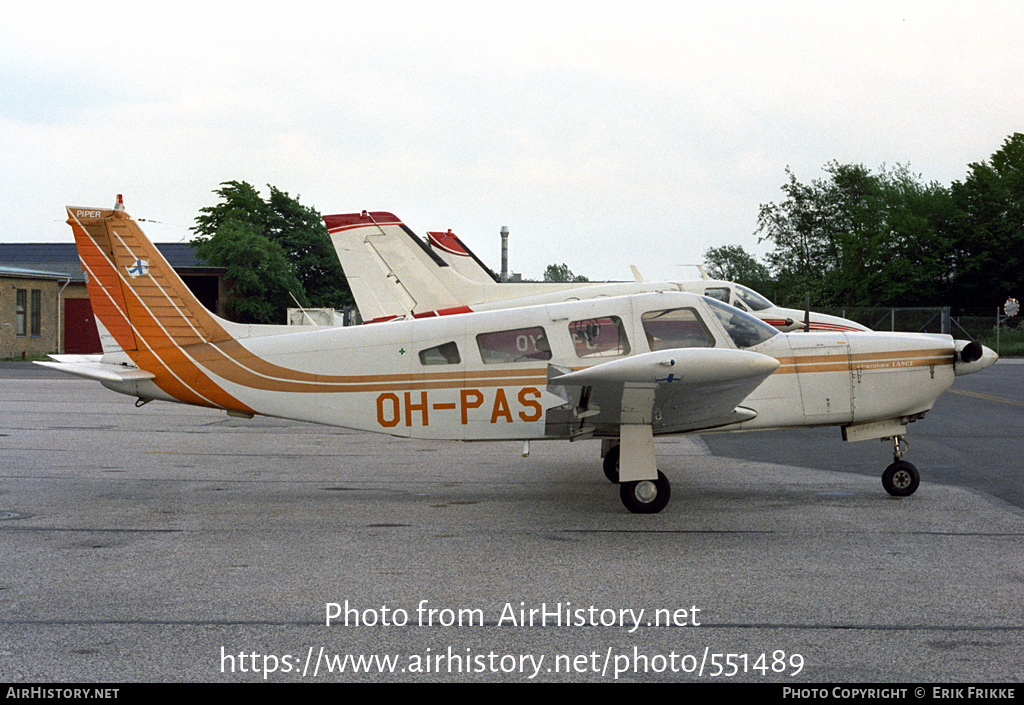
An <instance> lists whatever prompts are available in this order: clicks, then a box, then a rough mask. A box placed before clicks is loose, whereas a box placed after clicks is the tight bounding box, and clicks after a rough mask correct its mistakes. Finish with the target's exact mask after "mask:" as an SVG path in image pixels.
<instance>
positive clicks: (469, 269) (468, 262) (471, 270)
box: [427, 230, 500, 284]
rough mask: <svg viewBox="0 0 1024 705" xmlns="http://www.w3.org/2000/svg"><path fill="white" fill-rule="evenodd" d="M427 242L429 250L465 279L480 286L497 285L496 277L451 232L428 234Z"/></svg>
mask: <svg viewBox="0 0 1024 705" xmlns="http://www.w3.org/2000/svg"><path fill="white" fill-rule="evenodd" d="M427 241H428V242H429V243H430V249H432V250H434V251H435V252H436V253H437V254H438V256H439V257H440V258H441V259H443V260H444V261H445V262H447V263H448V264H449V265H450V266H451V267H452V268H453V269H454V270H455V271H456V272H458V273H459V274H461V275H462V276H464V277H466V279H469V280H470V281H474V282H479V283H481V284H497V283H499V281H500V279H499V278H498V276H497V275H496V274H495V273H494V272H493V271H491V270H490V268H488V267H487V265H486V264H484V263H483V262H482V261H481V260H480V258H479V257H477V256H476V255H475V254H474V253H473V251H472V250H471V249H469V248H468V247H467V246H466V243H464V242H463V241H462V240H460V239H459V237H458V235H456V234H455V233H453V232H452V231H451V230H449V231H448V232H444V233H441V232H428V233H427Z"/></svg>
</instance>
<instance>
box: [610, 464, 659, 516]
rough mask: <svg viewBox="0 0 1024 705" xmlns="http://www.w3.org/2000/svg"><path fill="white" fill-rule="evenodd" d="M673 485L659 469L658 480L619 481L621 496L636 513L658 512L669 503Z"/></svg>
mask: <svg viewBox="0 0 1024 705" xmlns="http://www.w3.org/2000/svg"><path fill="white" fill-rule="evenodd" d="M671 496H672V486H671V485H670V484H669V482H668V478H667V477H665V474H664V473H663V472H662V471H661V470H659V471H658V479H657V480H636V481H633V482H622V483H619V497H620V498H621V499H622V503H623V504H624V505H625V506H626V509H628V510H629V511H631V512H633V513H634V514H657V513H658V512H660V511H661V510H662V509H664V508H665V505H667V504H668V500H669V497H671Z"/></svg>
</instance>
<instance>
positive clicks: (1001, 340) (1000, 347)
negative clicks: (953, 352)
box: [817, 306, 1024, 355]
mask: <svg viewBox="0 0 1024 705" xmlns="http://www.w3.org/2000/svg"><path fill="white" fill-rule="evenodd" d="M817 310H820V311H821V312H822V313H829V314H832V315H834V316H842V317H843V318H848V319H850V320H851V321H856V322H857V323H861V324H863V325H865V326H867V327H868V328H871V329H872V330H879V331H885V330H888V331H902V332H905V333H948V334H950V335H952V336H953V337H954V338H966V339H968V340H980V341H981V342H982V343H984V344H985V345H988V346H989V347H990V348H992V349H993V350H995V351H996V352H997V353H999V354H1000V355H1003V354H1012V355H1021V354H1024V325H1021V320H1020V319H1021V317H1020V316H1015V317H1013V318H1007V316H1006V315H1005V314H1004V313H1003V311H1002V310H1001V309H997V308H993V309H992V310H991V311H979V310H956V309H953V308H952V307H950V306H939V307H931V308H895V307H893V308H870V307H849V308H841V307H835V308H820V309H817Z"/></svg>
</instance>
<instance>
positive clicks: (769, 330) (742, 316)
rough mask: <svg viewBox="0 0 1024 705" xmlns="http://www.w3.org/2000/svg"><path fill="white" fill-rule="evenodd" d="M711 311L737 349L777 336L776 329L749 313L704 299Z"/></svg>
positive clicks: (752, 345) (749, 346)
mask: <svg viewBox="0 0 1024 705" xmlns="http://www.w3.org/2000/svg"><path fill="white" fill-rule="evenodd" d="M704 300H705V301H707V304H708V306H709V307H710V308H711V311H712V312H713V313H714V314H715V316H716V317H717V318H718V320H719V321H721V322H722V326H724V327H725V332H726V333H728V334H729V337H730V338H732V342H734V343H736V347H738V348H752V347H754V346H755V345H759V344H761V343H763V342H764V341H766V340H768V339H769V338H771V337H772V336H775V335H778V333H779V331H778V330H777V329H776V328H773V327H772V326H770V325H768V324H767V323H765V322H764V321H762V320H761V319H760V318H757V317H755V316H751V315H750V314H749V313H746V312H744V311H740V310H739V309H738V308H735V307H733V306H727V305H725V304H723V303H719V302H718V301H715V300H714V299H709V298H705V299H704Z"/></svg>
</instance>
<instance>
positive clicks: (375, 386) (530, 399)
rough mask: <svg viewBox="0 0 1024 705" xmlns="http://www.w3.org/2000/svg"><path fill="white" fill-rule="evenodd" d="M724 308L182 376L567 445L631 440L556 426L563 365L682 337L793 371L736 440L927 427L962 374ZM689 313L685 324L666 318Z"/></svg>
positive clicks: (287, 351) (520, 322)
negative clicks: (802, 431) (900, 424)
mask: <svg viewBox="0 0 1024 705" xmlns="http://www.w3.org/2000/svg"><path fill="white" fill-rule="evenodd" d="M716 306H719V307H720V306H721V305H718V304H715V302H712V301H709V300H708V299H706V298H705V297H702V296H697V295H693V294H687V293H679V292H661V293H649V294H642V295H634V296H621V297H609V298H596V299H591V300H586V301H574V302H565V303H557V304H550V305H541V306H527V307H519V308H511V309H501V310H495V311H490V312H478V313H471V314H464V315H451V316H444V317H438V318H431V319H423V320H414V321H398V322H393V323H389V324H387V325H371V326H356V327H349V328H331V329H322V330H316V331H308V330H307V331H301V332H296V333H288V334H282V335H274V336H265V337H254V338H247V339H240V340H237V341H230V342H229V343H199V344H196V345H192V346H185V347H183V348H181V349H180V354H181V355H183V356H184V357H186V358H188V359H189V360H191V361H194V362H196V365H195V369H196V370H201V372H202V374H200V373H194V374H193V375H192V377H190V378H188V379H184V380H182V381H183V382H184V383H185V384H187V385H189V387H190V389H192V390H193V391H194V392H195V393H196V394H198V395H202V394H203V390H204V389H205V388H207V387H210V388H213V387H217V388H220V389H222V390H224V391H225V392H227V393H228V395H230V397H231V398H233V399H237V400H238V401H240V402H242V404H243V405H244V407H240V408H246V409H251V410H252V411H253V412H255V413H259V414H265V415H269V416H278V417H285V418H290V419H297V420H302V421H311V422H317V423H326V424H331V425H335V426H341V427H346V428H353V429H360V430H366V431H375V432H380V433H387V434H391V435H395V436H404V437H415V438H434V439H459V440H497V439H543V438H565V437H568V436H570V435H572V434H578V433H579V431H580V428H583V427H587V426H589V428H590V431H591V432H592V434H593V435H595V436H598V437H601V436H613V435H617V433H618V426H617V424H618V420H617V418H612V415H611V412H610V410H608V409H605V410H600V411H598V412H595V413H593V414H592V415H591V416H589V417H587V418H585V419H584V420H582V421H580V423H579V424H578V425H576V426H571V427H570V426H569V425H567V424H565V423H553V420H554V419H556V418H560V417H559V414H562V415H563V416H564V415H565V414H567V413H569V412H568V411H567V408H568V407H570V406H572V405H573V404H574V403H576V400H575V399H570V398H567V397H566V395H565V393H564V390H561V388H560V387H559V385H557V384H556V383H553V382H554V381H555V380H552V374H553V372H552V371H553V370H563V371H564V370H581V369H586V368H589V367H591V366H593V365H597V364H600V363H604V362H608V361H612V360H616V359H623V358H626V357H629V356H635V355H641V354H644V353H649V352H652V351H653V350H657V349H661V348H662V347H663V345H664V343H663V340H662V339H663V338H664V339H667V338H668V336H677V337H676V338H673V339H672V340H673V341H674V342H672V343H671V344H672V345H675V346H677V347H679V348H685V347H704V348H714V349H743V350H747V351H749V352H752V353H757V354H759V355H764V356H767V357H769V358H773V359H774V360H777V361H778V363H779V366H778V369H777V370H775V372H774V373H772V374H771V375H770V376H768V377H767V379H765V380H764V381H763V382H762V383H761V384H760V385H759V386H757V388H756V389H755V390H754V391H753V392H752V393H750V394H749V395H748V396H747V397H746V398H745V399H743V400H742V402H741V404H740V406H741V407H743V408H744V409H746V410H749V411H750V412H753V416H752V417H751V415H750V414H749V413H748V414H747V416H746V417H744V418H745V419H746V420H743V421H741V422H739V423H734V424H731V425H728V426H725V427H724V429H723V430H752V429H760V428H779V427H790V426H807V425H848V424H860V423H865V422H870V421H875V420H880V419H899V418H913V417H915V416H917V415H919V414H921V413H923V412H924V411H927V410H928V409H929V408H931V406H932V404H933V403H934V401H935V399H936V398H937V397H938V396H939V395H940V394H941V393H942V392H943V391H945V390H946V389H947V388H948V387H949V386H950V384H951V383H952V380H953V374H954V370H953V363H954V358H955V355H956V345H955V343H954V341H953V340H952V338H950V337H949V336H940V335H921V334H905V335H900V334H882V333H856V334H850V335H847V334H846V333H844V332H840V331H836V332H828V333H795V334H784V333H778V332H776V331H774V330H771V329H769V332H765V331H764V328H768V327H767V326H764V325H763V324H760V325H762V326H763V328H762V329H760V330H758V331H755V335H753V337H751V336H750V331H749V330H747V328H749V324H748V323H746V322H744V321H740V323H741V324H742V325H741V326H739V327H738V328H736V329H733V330H730V327H729V326H730V324H729V322H728V320H726V319H725V318H722V313H721V310H719V312H718V314H716V313H715V308H716ZM722 308H729V307H722ZM729 310H730V311H734V309H729ZM680 311H682V312H683V313H684V314H685V315H684V316H683V317H682V318H681V319H680V320H682V323H678V322H677V324H673V325H676V326H677V329H669V328H665V326H666V325H667V324H666V323H665V322H664V317H662V318H660V319H659V318H658V316H659V315H660V314H662V313H664V312H680ZM737 313H738V312H737ZM743 315H745V314H740V316H743ZM659 326H661V327H659ZM679 326H682V327H681V328H680V327H679ZM154 354H156V355H157V356H158V357H159V356H160V355H161V353H160V351H159V350H154ZM124 355H125V354H124V353H110V354H108V355H106V356H105V357H104V360H105V361H109V362H119V361H121V360H120V357H119V356H124ZM683 373H685V370H680V371H679V374H680V378H681V375H682V374H683ZM672 374H675V373H672ZM203 375H206V376H207V377H208V378H207V379H204V378H203ZM666 380H667V383H665V381H666ZM659 381H660V382H662V384H661V385H660V387H659V394H660V396H659V397H658V403H659V404H660V405H661V406H662V408H664V409H665V410H666V414H665V416H666V418H672V415H671V414H669V413H668V411H669V410H670V406H669V405H686V404H694V403H698V402H699V399H689V398H687V397H686V394H685V393H683V392H678V393H676V392H675V390H676V389H679V390H682V389H683V387H682V386H679V387H674V386H673V384H672V383H671V382H672V381H673V380H672V379H671V377H670V376H669V373H666V376H665V378H664V379H663V380H659ZM106 384H107V386H108V387H110V388H111V389H114V390H115V391H119V392H122V393H125V394H130V395H133V396H138V397H142V398H144V399H166V400H170V401H180V400H179V399H177V398H175V397H174V396H173V395H171V394H168V393H167V392H166V391H165V389H166V388H167V385H161V384H160V379H159V378H158V379H156V380H151V381H150V380H142V381H133V382H112V383H106ZM651 384H652V385H654V384H655V381H654V380H652V381H651ZM210 401H211V403H209V404H207V405H208V406H225V405H224V404H220V403H218V402H217V400H216V399H211V400H210ZM652 426H653V430H654V433H655V434H665V433H676V432H680V429H679V428H678V427H673V426H672V425H670V424H668V423H661V422H660V421H659V420H658V418H657V417H656V418H655V419H654V420H652ZM686 430H694V429H686ZM696 430H700V429H696Z"/></svg>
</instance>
